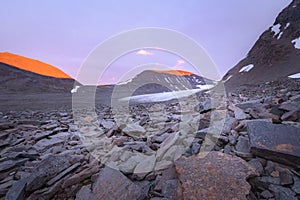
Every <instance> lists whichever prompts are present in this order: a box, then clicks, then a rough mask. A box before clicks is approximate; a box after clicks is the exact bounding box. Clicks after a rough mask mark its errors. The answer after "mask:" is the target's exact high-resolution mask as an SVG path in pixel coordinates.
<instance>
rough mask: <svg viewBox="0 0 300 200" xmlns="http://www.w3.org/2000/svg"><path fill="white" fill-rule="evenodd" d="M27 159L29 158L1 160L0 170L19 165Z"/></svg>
mask: <svg viewBox="0 0 300 200" xmlns="http://www.w3.org/2000/svg"><path fill="white" fill-rule="evenodd" d="M28 160H29V159H28V158H23V159H20V160H7V161H4V162H1V163H0V172H2V171H6V170H9V169H11V168H14V167H17V166H20V165H22V164H24V163H25V162H26V161H28Z"/></svg>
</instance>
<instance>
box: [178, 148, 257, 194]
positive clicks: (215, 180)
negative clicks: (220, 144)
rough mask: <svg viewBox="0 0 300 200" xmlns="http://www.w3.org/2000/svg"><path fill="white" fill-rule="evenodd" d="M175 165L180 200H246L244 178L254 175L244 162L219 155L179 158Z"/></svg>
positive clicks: (252, 170)
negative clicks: (181, 199)
mask: <svg viewBox="0 0 300 200" xmlns="http://www.w3.org/2000/svg"><path fill="white" fill-rule="evenodd" d="M175 165H176V171H177V173H178V176H179V180H180V182H181V186H182V191H183V199H210V200H211V199H247V198H246V195H247V194H249V191H250V188H251V187H250V185H249V184H248V183H247V181H246V179H247V178H248V177H250V176H254V175H258V174H257V173H256V172H255V169H253V168H252V167H251V166H250V165H249V164H247V163H246V162H245V161H244V160H242V159H240V158H238V157H234V156H231V155H228V154H223V153H220V152H210V153H208V154H207V155H206V154H205V153H200V154H199V155H197V156H191V157H188V158H184V157H182V158H180V159H178V160H177V161H176V162H175Z"/></svg>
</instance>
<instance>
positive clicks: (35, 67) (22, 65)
mask: <svg viewBox="0 0 300 200" xmlns="http://www.w3.org/2000/svg"><path fill="white" fill-rule="evenodd" d="M0 62H2V63H5V64H8V65H11V66H14V67H16V68H19V69H22V70H26V71H29V72H33V73H36V74H40V75H44V76H50V77H55V78H68V79H70V78H71V77H70V76H69V75H67V74H66V73H64V72H63V71H61V70H60V69H58V68H56V67H54V66H52V65H49V64H46V63H43V62H41V61H38V60H34V59H31V58H26V57H23V56H20V55H16V54H13V53H9V52H0Z"/></svg>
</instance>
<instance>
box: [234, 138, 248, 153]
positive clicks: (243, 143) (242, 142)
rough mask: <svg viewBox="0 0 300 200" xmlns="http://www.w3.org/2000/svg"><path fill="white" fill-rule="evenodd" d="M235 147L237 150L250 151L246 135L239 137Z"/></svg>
mask: <svg viewBox="0 0 300 200" xmlns="http://www.w3.org/2000/svg"><path fill="white" fill-rule="evenodd" d="M235 149H236V150H237V151H238V152H242V153H250V143H249V139H248V138H246V137H239V139H238V142H237V144H236V146H235Z"/></svg>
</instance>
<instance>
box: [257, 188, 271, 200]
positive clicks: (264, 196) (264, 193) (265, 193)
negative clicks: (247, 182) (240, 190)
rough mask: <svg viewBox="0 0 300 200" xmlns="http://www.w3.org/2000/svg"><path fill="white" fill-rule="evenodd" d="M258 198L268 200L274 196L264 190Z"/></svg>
mask: <svg viewBox="0 0 300 200" xmlns="http://www.w3.org/2000/svg"><path fill="white" fill-rule="evenodd" d="M260 196H261V197H263V198H264V199H270V198H272V197H274V195H273V194H272V193H271V192H270V191H269V190H264V191H263V192H262V193H260Z"/></svg>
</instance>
